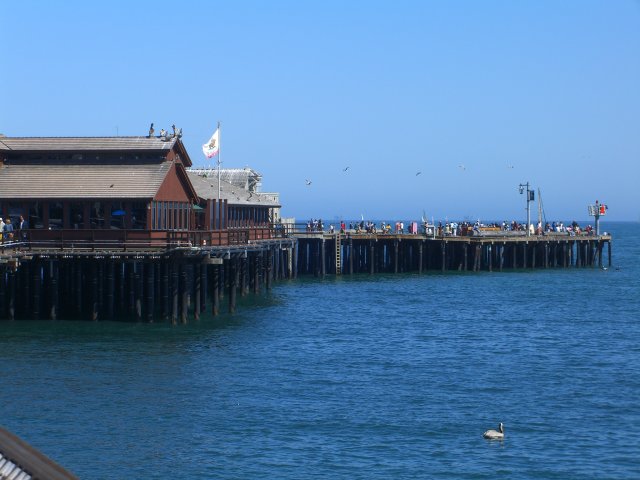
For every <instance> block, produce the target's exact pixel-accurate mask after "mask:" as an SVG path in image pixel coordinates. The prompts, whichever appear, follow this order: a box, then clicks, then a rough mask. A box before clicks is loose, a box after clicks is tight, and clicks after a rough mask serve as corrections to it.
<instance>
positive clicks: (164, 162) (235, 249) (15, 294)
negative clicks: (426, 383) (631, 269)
mask: <svg viewBox="0 0 640 480" xmlns="http://www.w3.org/2000/svg"><path fill="white" fill-rule="evenodd" d="M191 165H192V162H191V159H190V158H189V155H188V153H187V151H186V149H185V147H184V145H183V144H182V141H181V134H180V133H179V131H178V130H176V131H174V134H173V135H170V134H167V133H166V132H165V133H164V134H163V135H161V136H154V135H153V130H151V131H150V132H149V135H148V136H146V137H91V138H90V137H69V138H62V137H52V138H46V137H36V138H19V137H2V140H1V141H0V217H1V218H2V219H3V220H4V221H5V223H7V224H10V226H11V229H8V230H7V229H5V230H4V231H3V232H2V233H3V235H2V238H1V239H0V319H8V320H15V319H34V320H38V319H40V320H43V319H49V320H56V319H59V318H64V319H78V320H93V321H100V320H115V319H130V320H137V321H147V322H154V321H164V322H172V323H186V322H188V321H189V320H190V319H193V320H196V321H197V320H199V319H200V317H201V315H202V313H203V312H211V314H213V315H217V314H219V313H220V312H221V311H222V310H223V309H224V310H227V311H229V312H231V313H233V312H235V310H236V306H237V298H238V296H241V297H242V296H245V295H249V294H259V293H260V292H262V291H267V290H269V289H270V288H271V286H272V284H273V282H275V281H278V280H282V279H292V278H296V277H297V276H298V275H313V276H316V277H324V276H326V275H355V274H369V275H372V274H378V273H385V274H387V273H394V274H395V273H398V274H399V273H408V272H416V273H419V274H420V273H423V272H429V271H440V272H446V271H465V272H467V271H468V272H479V271H489V272H492V271H504V270H516V269H540V268H585V267H592V268H593V267H596V266H598V267H603V266H604V264H605V260H604V259H603V256H604V255H606V257H607V259H606V264H607V265H609V266H610V265H611V237H610V236H609V235H595V234H593V232H589V233H588V234H577V235H575V234H572V235H569V234H567V233H551V232H550V233H546V234H545V235H531V236H528V235H525V234H524V232H516V231H514V232H506V231H496V230H495V229H493V230H489V231H480V230H478V231H477V232H473V231H471V230H469V231H467V230H465V231H464V235H458V236H456V235H448V234H447V231H446V230H445V231H442V230H441V229H440V230H436V229H435V228H432V229H431V230H430V231H427V230H425V231H424V233H418V230H417V226H416V225H417V224H416V223H415V222H413V226H412V228H411V233H409V234H406V233H400V232H396V233H389V232H387V233H363V231H361V230H356V231H354V230H349V231H346V232H342V233H335V232H333V231H330V232H327V231H322V230H321V231H314V229H312V228H310V227H309V226H306V228H305V225H301V226H300V225H298V226H296V225H293V224H290V223H287V222H281V221H280V217H279V209H280V204H279V196H278V194H276V193H269V194H266V193H261V192H260V191H259V190H258V188H257V187H258V186H259V185H260V184H261V176H260V174H259V173H258V172H255V171H254V170H252V169H250V168H248V167H247V168H244V169H228V170H226V171H224V174H222V173H223V172H221V171H219V172H217V173H212V171H210V170H191V169H190V167H191ZM320 228H322V227H320ZM498 230H499V229H498ZM596 231H597V229H596ZM427 233H429V235H427ZM605 249H606V251H605ZM223 305H224V306H223Z"/></svg>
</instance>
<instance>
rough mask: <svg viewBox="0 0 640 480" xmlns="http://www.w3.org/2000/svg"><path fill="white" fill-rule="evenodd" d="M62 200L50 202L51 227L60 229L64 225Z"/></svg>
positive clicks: (51, 228)
mask: <svg viewBox="0 0 640 480" xmlns="http://www.w3.org/2000/svg"><path fill="white" fill-rule="evenodd" d="M63 218H64V214H63V205H62V202H49V229H50V230H60V229H62V228H63V227H64V223H63Z"/></svg>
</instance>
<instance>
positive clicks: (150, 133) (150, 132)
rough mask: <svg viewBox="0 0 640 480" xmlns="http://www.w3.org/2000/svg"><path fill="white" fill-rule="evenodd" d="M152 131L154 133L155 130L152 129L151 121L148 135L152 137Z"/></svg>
mask: <svg viewBox="0 0 640 480" xmlns="http://www.w3.org/2000/svg"><path fill="white" fill-rule="evenodd" d="M154 133H156V131H155V130H154V129H153V122H151V126H150V127H149V137H153V134H154Z"/></svg>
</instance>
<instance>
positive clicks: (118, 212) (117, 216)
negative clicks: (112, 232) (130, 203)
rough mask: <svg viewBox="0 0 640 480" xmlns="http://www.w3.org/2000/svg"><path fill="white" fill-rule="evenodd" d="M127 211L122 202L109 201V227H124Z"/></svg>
mask: <svg viewBox="0 0 640 480" xmlns="http://www.w3.org/2000/svg"><path fill="white" fill-rule="evenodd" d="M126 216H127V212H126V210H125V207H124V202H111V221H110V225H109V228H113V229H123V230H124V229H125V228H126V224H125V218H126Z"/></svg>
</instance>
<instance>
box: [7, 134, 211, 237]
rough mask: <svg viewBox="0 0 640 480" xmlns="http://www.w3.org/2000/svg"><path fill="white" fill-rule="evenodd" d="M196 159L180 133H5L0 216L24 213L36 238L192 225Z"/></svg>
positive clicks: (15, 215)
mask: <svg viewBox="0 0 640 480" xmlns="http://www.w3.org/2000/svg"><path fill="white" fill-rule="evenodd" d="M190 165H191V159H190V158H189V155H188V153H187V152H186V150H185V148H184V145H183V144H182V142H181V140H180V139H179V138H178V137H175V136H174V137H68V138H62V137H57V138H46V137H38V138H15V137H3V138H1V139H0V214H1V215H2V217H3V218H7V217H10V218H11V219H12V222H13V223H14V224H17V223H18V219H19V217H20V216H21V215H22V216H23V217H24V219H26V220H27V221H28V225H29V229H30V230H31V232H32V234H31V235H32V238H34V239H38V238H47V237H48V236H49V235H50V234H48V233H47V232H49V231H55V230H76V231H89V230H97V231H108V232H114V231H115V232H117V231H123V230H134V231H138V236H140V232H143V231H144V232H147V234H148V235H149V236H153V232H159V231H163V230H170V229H171V230H174V229H175V230H189V229H190V228H191V227H192V226H193V222H194V209H193V205H194V204H196V203H197V201H198V197H197V195H196V192H195V190H194V189H193V186H192V185H191V183H190V182H189V178H188V176H187V173H186V170H185V168H186V167H189V166H190ZM103 235H105V236H109V235H108V234H106V233H104V234H103ZM85 236H86V235H85ZM76 237H77V238H78V239H79V238H82V234H81V233H78V232H77V233H76Z"/></svg>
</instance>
